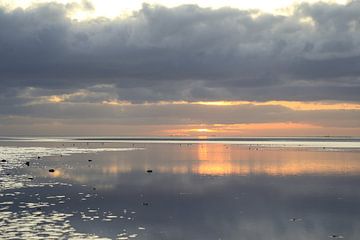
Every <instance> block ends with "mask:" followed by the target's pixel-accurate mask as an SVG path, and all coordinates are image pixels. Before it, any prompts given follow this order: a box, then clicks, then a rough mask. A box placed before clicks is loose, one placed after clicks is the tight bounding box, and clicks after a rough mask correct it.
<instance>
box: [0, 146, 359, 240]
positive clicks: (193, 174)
mask: <svg viewBox="0 0 360 240" xmlns="http://www.w3.org/2000/svg"><path fill="white" fill-rule="evenodd" d="M16 144H17V146H16V148H14V146H11V147H8V146H3V147H0V148H1V149H2V152H3V153H4V152H6V153H7V155H6V156H5V155H2V157H3V158H7V162H2V163H0V178H1V179H2V185H3V186H5V185H6V187H2V188H1V189H0V227H1V230H2V231H1V232H0V238H1V239H14V238H16V239H30V238H31V237H33V238H36V239H51V238H52V239H59V238H63V239H68V238H74V239H100V238H106V239H150V240H158V239H174V240H178V239H179V240H180V239H214V240H215V239H216V240H218V239H230V240H232V239H234V240H235V239H236V240H237V239H245V240H247V239H249V240H261V239H279V240H285V239H286V240H287V239H294V240H303V239H309V240H317V239H329V238H344V239H351V240H355V239H359V237H360V220H359V218H358V216H359V214H360V205H359V202H360V192H359V191H358V183H359V182H360V162H359V160H360V152H356V151H319V150H316V151H315V150H307V149H289V148H288V149H281V148H279V149H275V148H273V149H267V148H260V147H258V146H246V147H244V146H238V145H235V144H233V145H227V144H214V143H213V144H203V143H201V144H191V143H186V144H185V143H177V144H164V143H162V144H144V143H141V144H140V143H135V144H134V143H106V144H102V143H90V144H89V143H75V144H74V143H63V142H61V143H56V142H46V143H36V142H35V143H34V142H30V143H16ZM9 145H11V144H10V143H9ZM39 147H41V148H39ZM70 148H71V149H72V150H71V151H70V150H69V149H70ZM29 149H31V151H30V150H29ZM111 149H112V150H111ZM116 149H118V150H116ZM121 149H127V150H131V151H124V150H123V151H121ZM107 150H108V151H107ZM9 152H13V153H14V154H13V155H11V154H9ZM37 156H41V158H40V159H37ZM46 156H48V157H46ZM89 160H91V161H89ZM24 161H30V166H26V165H25V164H24ZM49 169H55V171H54V172H49V171H48V170H49ZM147 170H152V172H151V173H149V172H147ZM3 182H5V183H6V184H5V185H4V184H3ZM19 183H21V184H19Z"/></svg>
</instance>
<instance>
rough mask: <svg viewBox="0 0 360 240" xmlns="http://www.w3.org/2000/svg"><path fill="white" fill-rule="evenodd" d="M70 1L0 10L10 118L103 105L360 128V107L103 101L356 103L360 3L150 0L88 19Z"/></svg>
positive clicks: (77, 113) (5, 110)
mask: <svg viewBox="0 0 360 240" xmlns="http://www.w3.org/2000/svg"><path fill="white" fill-rule="evenodd" d="M77 7H79V6H77ZM73 8H74V5H71V4H68V5H62V4H56V3H48V4H42V5H36V6H33V7H31V8H28V9H16V10H13V11H8V10H6V9H5V8H0V56H1V58H0V63H1V64H0V82H1V88H0V116H2V118H3V119H8V117H9V116H20V117H41V118H50V119H56V118H63V119H67V118H81V117H84V116H88V117H91V118H95V119H96V118H97V117H96V116H99V114H100V115H101V116H103V117H102V118H103V119H105V118H108V119H117V121H118V122H119V123H123V124H127V121H128V122H130V123H134V121H135V122H136V119H142V120H141V122H146V120H147V119H152V118H153V123H156V124H164V123H169V122H170V123H174V124H183V123H203V122H204V121H206V123H214V124H216V123H247V122H255V123H256V122H266V121H268V122H279V121H282V122H286V121H295V122H309V121H310V119H314V123H317V121H320V119H323V120H326V122H327V123H326V124H325V125H327V124H330V123H329V122H331V124H330V125H333V126H338V125H339V124H338V121H342V122H343V123H342V124H343V125H344V126H345V125H346V126H347V125H348V126H351V127H359V126H358V125H359V122H358V121H356V120H355V119H359V118H358V115H359V113H358V111H344V112H342V113H341V115H340V116H338V117H335V118H334V117H333V116H337V114H339V113H340V112H339V111H317V112H311V111H309V112H304V111H302V112H301V113H298V112H296V111H292V110H289V109H286V108H283V107H276V106H273V107H270V106H268V107H259V106H258V107H254V106H242V107H237V108H234V109H231V108H223V109H224V110H221V108H217V109H216V110H214V109H211V107H207V108H206V107H204V106H202V107H196V105H195V106H175V107H174V106H168V108H169V109H165V110H164V109H160V107H159V106H157V105H154V106H155V107H154V106H153V107H152V108H151V107H150V106H141V105H134V106H130V107H129V106H128V107H122V109H123V110H122V111H119V107H117V108H116V110H114V107H111V106H110V107H109V106H105V107H104V106H103V107H101V103H103V102H104V101H128V102H131V103H137V104H141V103H144V102H154V103H156V102H158V101H217V100H249V101H269V100H289V101H292V100H296V101H324V100H326V101H329V100H330V101H353V102H359V101H360V94H359V92H360V78H359V77H360V15H359V12H360V2H359V1H352V2H350V3H348V4H347V5H338V4H328V3H317V4H305V3H304V4H300V5H297V6H296V7H294V10H293V12H292V13H289V15H287V16H280V15H272V14H269V13H262V12H260V11H257V10H249V11H245V10H238V9H232V8H221V9H216V10H215V9H210V8H200V7H198V6H196V5H183V6H180V7H176V8H167V7H163V6H159V5H147V4H144V5H143V7H142V9H141V10H140V11H136V12H134V13H133V14H132V15H131V16H128V17H126V18H120V17H119V18H116V19H106V18H98V19H91V20H87V21H80V22H79V21H74V20H71V19H70V18H68V17H67V14H68V12H69V11H71V10H72V9H73ZM54 95H56V96H66V98H65V99H61V101H62V102H63V101H65V102H66V104H65V103H62V104H59V103H55V102H56V101H51V102H52V103H49V101H48V100H49V99H51V97H52V96H54ZM55 100H56V99H55ZM161 107H162V108H165V106H161ZM140 108H143V109H140ZM209 108H210V109H209ZM250 108H252V109H250ZM85 109H87V110H85ZM134 109H135V110H134ZM219 111H224V112H222V114H220V115H217V114H216V112H219ZM329 112H330V113H329ZM162 113H163V115H161V114H162ZM248 113H251V114H248ZM94 114H95V115H96V116H94ZM329 114H330V116H331V117H330V119H332V120H329V119H328V118H329ZM138 115H140V116H141V117H139V118H137V116H138ZM153 115H154V116H153ZM161 116H162V117H161ZM219 116H220V117H219ZM169 118H172V119H174V121H172V120H169ZM224 118H226V119H224ZM118 119H121V120H118ZM184 119H185V120H184ZM209 119H210V120H209ZM238 119H241V120H238ZM175 120H176V121H175ZM323 120H321V121H320V122H322V123H324V122H323ZM3 121H4V120H3ZM340 125H341V124H340Z"/></svg>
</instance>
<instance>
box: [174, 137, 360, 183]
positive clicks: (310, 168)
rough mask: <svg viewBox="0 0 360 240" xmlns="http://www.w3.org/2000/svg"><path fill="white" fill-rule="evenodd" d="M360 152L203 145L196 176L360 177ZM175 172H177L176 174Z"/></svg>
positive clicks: (199, 146) (194, 168)
mask: <svg viewBox="0 0 360 240" xmlns="http://www.w3.org/2000/svg"><path fill="white" fill-rule="evenodd" d="M358 157H359V153H356V152H346V153H344V152H337V153H336V152H317V151H311V150H310V151H307V150H305V151H304V150H296V149H292V150H290V149H286V150H284V149H259V148H256V147H253V148H250V149H248V148H244V147H240V148H239V147H236V146H230V145H229V146H227V145H223V144H199V145H198V146H197V158H198V162H197V164H194V165H193V166H192V169H191V171H192V173H196V174H202V175H251V174H258V175H259V174H265V175H272V176H278V175H283V176H287V175H304V174H318V175H327V174H359V173H360V164H359V162H358V160H357V159H358ZM172 172H173V171H172Z"/></svg>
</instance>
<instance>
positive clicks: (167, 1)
mask: <svg viewBox="0 0 360 240" xmlns="http://www.w3.org/2000/svg"><path fill="white" fill-rule="evenodd" d="M48 2H57V3H63V4H69V3H78V4H79V5H80V6H81V5H82V6H84V5H88V4H89V3H90V5H92V6H93V10H91V11H89V9H88V10H87V11H84V9H82V10H80V9H78V10H77V11H74V12H72V13H71V17H73V18H75V19H79V20H81V19H86V18H92V17H108V18H114V17H118V16H121V15H122V16H124V15H127V14H129V13H131V12H132V11H136V10H139V9H141V7H142V4H143V3H145V2H146V3H148V4H159V5H163V6H167V7H176V6H179V5H182V4H196V5H199V6H201V7H210V8H221V7H233V8H239V9H259V10H261V11H264V12H272V13H276V12H281V13H284V12H285V13H286V12H287V11H288V9H289V7H291V6H292V5H294V4H299V3H303V2H307V3H315V2H319V1H318V0H303V1H299V0H272V1H269V0H252V1H247V0H221V1H219V0H192V1H189V0H147V1H143V0H131V1H121V0H0V4H1V5H5V6H6V7H8V8H10V9H13V8H16V7H23V8H27V7H29V6H31V5H32V4H37V3H48ZM322 2H331V3H338V4H346V3H347V2H348V0H327V1H322ZM88 6H89V5H88Z"/></svg>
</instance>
